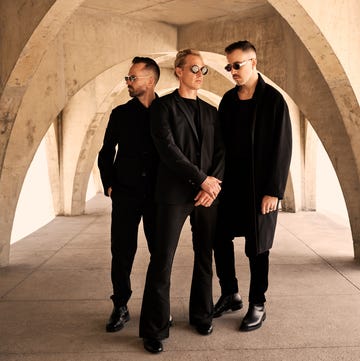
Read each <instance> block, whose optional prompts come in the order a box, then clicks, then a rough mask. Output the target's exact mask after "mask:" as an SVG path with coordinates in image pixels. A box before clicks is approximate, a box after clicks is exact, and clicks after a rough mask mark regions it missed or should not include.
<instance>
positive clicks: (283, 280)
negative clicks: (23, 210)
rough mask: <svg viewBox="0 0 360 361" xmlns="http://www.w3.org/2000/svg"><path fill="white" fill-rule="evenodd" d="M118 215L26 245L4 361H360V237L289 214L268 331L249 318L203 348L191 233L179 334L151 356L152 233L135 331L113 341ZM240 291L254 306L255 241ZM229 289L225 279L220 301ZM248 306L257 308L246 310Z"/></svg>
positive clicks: (62, 228) (90, 215)
mask: <svg viewBox="0 0 360 361" xmlns="http://www.w3.org/2000/svg"><path fill="white" fill-rule="evenodd" d="M109 227H110V203H109V201H108V199H106V198H105V197H103V196H102V195H98V196H96V197H95V198H94V199H92V200H91V201H90V202H88V205H87V214H86V215H83V216H79V217H71V218H67V217H58V218H56V219H55V220H53V221H52V222H51V223H50V224H48V225H47V226H45V227H43V228H41V229H39V230H38V231H37V232H35V233H33V234H31V235H29V236H28V237H26V238H25V239H23V240H21V241H19V242H17V243H15V244H14V245H13V246H12V249H11V264H10V266H9V267H7V268H3V269H0V360H2V361H5V360H6V361H17V360H26V361H43V360H44V361H45V360H46V361H80V360H86V361H115V360H116V361H119V360H129V361H133V360H134V361H135V360H136V361H139V360H150V359H157V360H175V361H176V360H182V361H183V360H185V359H186V361H192V360H197V361H199V360H200V361H203V360H237V361H238V360H253V361H254V360H264V361H265V360H266V361H271V360H276V361H279V360H292V361H297V360H306V361H308V360H326V361H329V360H360V307H359V306H360V264H359V263H356V262H355V261H354V260H353V257H352V255H353V252H352V241H351V235H350V231H349V229H348V228H347V227H345V226H344V225H341V224H340V223H337V222H335V221H334V220H331V219H329V218H327V217H325V216H323V215H320V214H317V213H298V214H287V213H281V214H280V216H279V222H278V228H277V234H276V241H275V246H274V248H273V250H272V252H271V259H270V262H271V266H270V287H269V291H268V293H267V298H268V302H267V316H268V317H267V319H266V321H265V322H264V325H263V327H262V328H261V329H259V330H256V331H254V332H249V333H241V332H239V331H238V327H239V325H240V322H241V319H242V317H243V316H244V314H245V312H246V307H245V308H244V309H243V310H240V311H238V312H234V313H229V314H226V315H225V316H223V317H221V318H219V319H216V320H214V332H213V334H212V335H210V336H208V337H204V336H200V335H198V334H196V333H195V332H194V330H193V329H192V328H191V327H190V326H189V325H188V318H187V310H188V296H189V288H190V278H191V271H192V248H191V242H190V230H189V226H188V224H187V225H186V227H185V228H184V230H183V233H182V236H181V240H180V244H179V248H178V251H177V254H176V257H175V262H174V268H173V274H172V291H171V300H172V303H171V312H172V314H173V316H174V320H175V324H174V327H173V328H172V329H171V334H170V338H169V339H168V340H166V341H165V342H164V348H165V351H164V352H163V353H162V354H159V355H151V354H148V353H147V352H145V351H144V350H143V346H142V341H141V340H140V339H139V338H138V323H139V311H140V304H141V297H142V290H143V286H144V279H145V272H146V268H147V264H148V258H149V255H148V251H147V248H146V245H145V242H144V236H143V233H142V231H141V232H140V240H139V248H138V252H137V256H136V259H135V263H134V268H133V273H132V286H133V296H132V298H131V300H130V302H129V309H130V313H131V321H130V322H129V323H128V324H127V325H126V327H125V328H124V329H123V330H122V331H120V332H118V333H113V334H109V333H106V332H105V323H106V320H107V318H108V316H109V314H110V312H111V309H112V303H111V301H110V300H109V295H110V293H111V283H110V246H109ZM236 257H237V271H238V278H239V282H240V290H241V294H242V295H243V298H244V300H247V292H248V282H249V272H248V265H247V259H246V258H245V257H244V255H243V239H241V238H239V239H238V240H237V242H236ZM218 296H219V286H218V283H217V280H216V277H214V299H215V301H216V300H217V298H218ZM245 304H246V302H245Z"/></svg>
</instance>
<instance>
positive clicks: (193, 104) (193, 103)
mask: <svg viewBox="0 0 360 361" xmlns="http://www.w3.org/2000/svg"><path fill="white" fill-rule="evenodd" d="M183 100H184V102H185V104H186V106H187V107H188V110H189V111H190V113H191V116H192V118H193V120H194V123H195V126H196V131H197V135H198V137H199V139H201V126H200V117H199V103H198V101H197V99H188V98H183Z"/></svg>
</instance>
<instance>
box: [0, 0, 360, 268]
mask: <svg viewBox="0 0 360 361" xmlns="http://www.w3.org/2000/svg"><path fill="white" fill-rule="evenodd" d="M82 2H83V1H80V0H78V1H74V0H71V1H70V0H58V1H37V2H32V1H31V2H30V1H11V0H2V1H1V2H0V16H1V22H0V29H1V32H0V50H1V53H2V54H3V53H6V54H8V56H7V57H6V60H4V61H3V60H2V61H1V67H0V95H1V98H0V122H1V123H0V131H1V138H0V229H1V232H0V266H1V265H6V264H7V263H8V259H9V241H10V234H11V227H12V222H13V218H14V213H15V209H16V203H17V199H18V196H19V193H20V190H21V187H22V183H23V180H24V177H25V175H26V172H27V169H28V167H29V165H30V163H31V160H32V158H33V156H34V154H35V152H36V149H37V147H38V145H39V144H40V141H41V140H42V138H43V137H44V135H45V134H46V132H47V131H48V129H49V128H50V126H51V125H52V124H54V125H55V127H54V128H50V129H51V132H50V133H48V144H49V148H48V153H49V155H48V159H49V168H50V174H51V182H52V186H53V196H54V203H55V209H56V210H57V212H58V213H59V214H68V215H75V214H81V213H82V212H83V210H84V206H85V194H86V187H87V182H88V178H89V175H90V172H91V169H92V167H93V164H94V162H95V159H96V154H97V151H98V149H99V147H100V146H101V141H102V136H103V133H104V129H105V127H106V124H107V120H108V116H109V112H110V110H111V108H112V107H114V106H115V105H116V104H119V103H122V102H124V101H126V99H128V96H127V91H126V90H125V88H124V86H125V84H124V82H122V77H123V75H124V74H126V72H127V69H128V67H129V65H130V61H131V59H132V57H133V56H135V55H150V56H152V57H154V58H155V59H156V60H157V61H158V62H159V64H160V65H161V68H162V76H161V81H160V83H159V85H158V88H157V89H158V91H159V93H162V92H166V91H169V90H170V89H172V88H173V87H175V86H176V81H175V79H174V78H173V77H172V74H171V73H172V72H171V70H170V68H171V66H172V61H173V58H174V55H175V53H176V50H177V49H180V48H184V47H194V48H197V49H199V50H201V51H202V52H203V56H204V59H205V62H206V63H207V64H209V66H210V67H211V72H210V75H209V76H208V77H207V78H206V81H205V82H204V91H203V92H202V93H201V94H202V96H203V97H204V98H205V99H208V100H209V101H211V102H212V103H214V104H216V103H217V102H218V100H219V99H220V97H221V96H222V94H223V93H224V92H225V91H226V90H227V89H229V88H230V87H232V86H233V85H232V82H231V80H230V79H229V75H228V74H226V73H225V71H224V70H223V66H224V64H225V58H224V55H223V49H224V47H225V46H226V45H227V44H229V43H231V42H233V41H236V40H239V39H245V38H246V39H248V40H250V41H252V42H254V44H255V45H256V46H257V48H258V58H259V62H258V63H259V66H258V68H259V70H260V71H261V72H262V73H263V74H264V75H266V76H267V77H268V78H269V79H270V80H271V81H273V82H274V83H276V84H277V85H278V86H280V87H281V88H282V89H283V90H284V91H285V92H286V93H287V94H285V96H286V97H287V99H288V103H289V104H290V109H291V115H292V123H293V136H294V152H293V159H292V164H291V174H290V177H289V183H288V188H287V192H286V199H285V200H284V207H285V209H287V210H290V211H297V210H302V209H313V208H315V207H316V205H315V204H314V182H315V164H314V163H313V162H311V160H312V159H314V157H313V155H314V147H313V140H312V135H311V134H312V133H311V132H312V128H313V129H314V130H315V131H316V133H317V134H318V136H319V137H320V139H321V140H322V142H323V144H324V146H325V148H326V150H327V151H328V154H329V157H330V159H331V160H332V162H333V165H334V168H335V170H336V172H337V174H338V177H339V180H340V183H341V186H342V189H343V191H344V197H345V200H346V202H347V207H348V212H349V217H350V222H351V227H352V234H353V239H354V250H355V256H357V257H360V246H359V245H360V222H359V220H360V201H359V200H360V182H359V174H360V139H359V137H360V131H359V130H360V129H359V127H360V115H359V103H358V99H359V95H360V93H359V90H360V75H359V73H358V72H357V69H356V64H358V61H359V60H360V54H359V53H360V51H359V49H360V48H359V47H360V42H358V41H352V40H351V39H354V37H355V38H356V39H359V37H360V30H359V25H358V22H357V16H356V14H359V6H360V5H359V3H358V2H357V1H355V0H349V1H335V0H334V1H330V3H331V4H328V5H327V6H326V9H324V8H323V7H321V6H319V3H320V2H314V1H312V2H311V1H307V0H306V1H305V0H303V1H295V0H294V1H291V0H286V1H285V0H278V1H276V0H269V1H268V3H267V4H266V5H265V6H262V7H259V8H256V9H257V10H252V11H250V12H249V13H247V14H246V15H247V16H246V17H245V16H244V15H245V14H244V13H240V12H239V13H236V11H234V13H232V14H231V16H228V17H221V18H215V19H213V20H207V21H201V22H194V23H192V24H190V25H184V26H179V27H175V26H171V25H167V24H164V23H159V22H154V21H146V20H143V21H139V20H138V19H137V18H136V17H135V18H134V17H132V18H130V17H126V16H120V15H119V14H117V13H116V12H108V11H105V10H101V11H100V10H94V9H91V8H85V7H81V6H80V5H81V3H82ZM174 6H175V4H174ZM338 17H339V18H340V19H339V20H338V21H335V20H332V19H337V18H338ZM329 19H331V20H330V21H329ZM18 29H20V31H19V30H18ZM15 30H16V31H15ZM339 34H341V35H339ZM350 35H351V37H350ZM307 120H309V122H310V123H311V125H312V127H309V126H308V125H307Z"/></svg>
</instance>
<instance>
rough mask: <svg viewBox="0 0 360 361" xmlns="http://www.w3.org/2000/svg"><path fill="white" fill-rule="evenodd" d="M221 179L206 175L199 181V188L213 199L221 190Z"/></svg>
mask: <svg viewBox="0 0 360 361" xmlns="http://www.w3.org/2000/svg"><path fill="white" fill-rule="evenodd" d="M220 184H221V180H219V179H217V178H215V177H212V176H207V177H206V179H205V180H204V181H203V182H202V183H201V189H202V190H204V191H205V192H207V193H208V194H209V195H210V196H211V198H212V199H213V200H214V199H215V198H216V197H217V196H218V194H219V193H220V191H221V187H220Z"/></svg>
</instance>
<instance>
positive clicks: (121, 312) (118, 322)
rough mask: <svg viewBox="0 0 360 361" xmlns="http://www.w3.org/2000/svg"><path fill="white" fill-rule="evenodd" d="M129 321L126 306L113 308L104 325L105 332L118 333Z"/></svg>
mask: <svg viewBox="0 0 360 361" xmlns="http://www.w3.org/2000/svg"><path fill="white" fill-rule="evenodd" d="M129 320H130V314H129V310H128V308H127V306H122V307H114V309H113V311H112V313H111V315H110V318H109V321H108V323H107V324H106V331H107V332H116V331H120V330H121V329H122V328H123V327H124V326H125V323H126V322H128V321H129Z"/></svg>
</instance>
